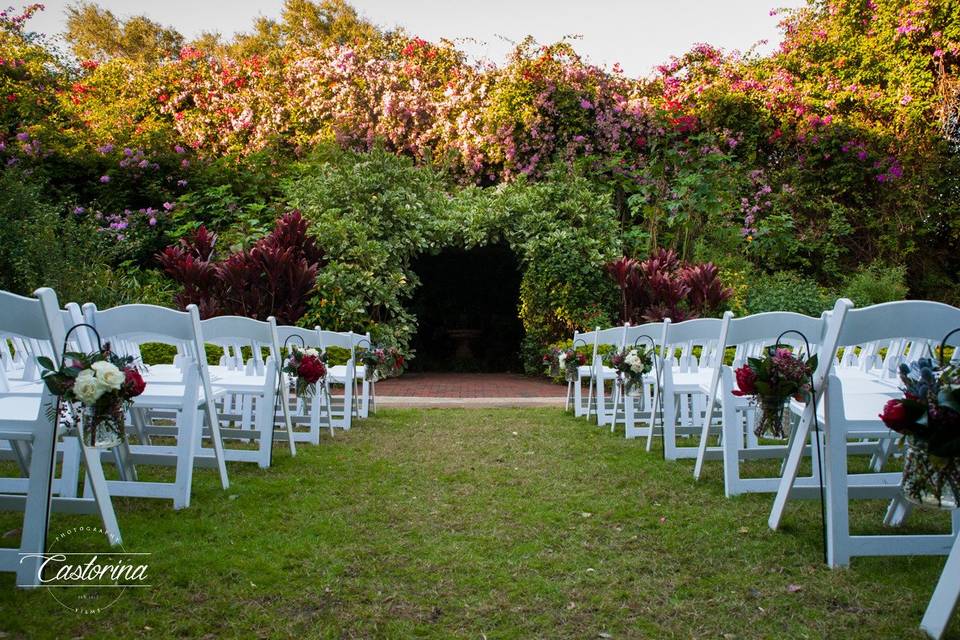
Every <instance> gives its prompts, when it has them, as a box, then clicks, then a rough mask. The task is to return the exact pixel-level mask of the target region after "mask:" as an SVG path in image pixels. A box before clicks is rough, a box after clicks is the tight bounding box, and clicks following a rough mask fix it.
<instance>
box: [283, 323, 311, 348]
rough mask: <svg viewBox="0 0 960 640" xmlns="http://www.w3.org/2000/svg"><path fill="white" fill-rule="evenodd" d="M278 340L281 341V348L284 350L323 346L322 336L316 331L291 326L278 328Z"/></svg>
mask: <svg viewBox="0 0 960 640" xmlns="http://www.w3.org/2000/svg"><path fill="white" fill-rule="evenodd" d="M277 340H279V341H280V347H281V348H284V349H286V348H288V347H301V348H305V349H306V348H316V347H319V346H321V345H320V334H319V333H318V332H317V330H316V329H304V328H303V327H292V326H289V325H282V326H278V327H277ZM301 340H302V342H301Z"/></svg>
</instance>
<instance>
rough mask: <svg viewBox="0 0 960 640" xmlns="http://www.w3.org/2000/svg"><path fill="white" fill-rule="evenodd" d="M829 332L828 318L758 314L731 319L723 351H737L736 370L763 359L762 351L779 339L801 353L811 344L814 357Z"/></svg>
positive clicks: (788, 314) (785, 313)
mask: <svg viewBox="0 0 960 640" xmlns="http://www.w3.org/2000/svg"><path fill="white" fill-rule="evenodd" d="M826 328H827V321H826V314H824V315H822V316H820V317H819V318H812V317H810V316H805V315H803V314H800V313H792V312H788V311H773V312H769V313H758V314H755V315H752V316H746V317H743V318H731V320H730V323H729V325H728V326H727V329H726V331H725V332H724V333H725V335H724V338H723V343H722V344H723V348H724V349H726V348H727V347H737V352H736V355H735V356H734V366H738V365H740V364H743V363H744V362H745V361H746V359H747V358H748V357H759V356H760V355H762V353H763V349H764V348H766V347H767V346H770V345H772V344H774V343H775V342H776V341H777V339H778V338H779V341H780V344H785V345H789V346H792V347H794V348H795V349H799V350H800V352H804V351H805V350H806V343H807V342H809V343H810V350H811V353H818V352H819V349H820V345H821V344H822V343H823V338H824V334H825V333H826ZM801 334H802V335H801ZM804 338H806V340H804ZM804 355H809V354H804Z"/></svg>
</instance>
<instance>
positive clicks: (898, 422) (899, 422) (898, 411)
mask: <svg viewBox="0 0 960 640" xmlns="http://www.w3.org/2000/svg"><path fill="white" fill-rule="evenodd" d="M911 413H912V412H911V411H910V410H909V408H908V407H907V405H906V403H905V402H904V401H903V399H895V400H888V401H887V404H885V405H884V406H883V412H882V413H881V414H880V419H881V420H883V424H885V425H887V426H888V427H890V428H891V429H893V430H894V431H896V432H897V433H904V432H905V431H906V430H909V428H910V427H911V426H912V425H913V423H914V420H915V416H911Z"/></svg>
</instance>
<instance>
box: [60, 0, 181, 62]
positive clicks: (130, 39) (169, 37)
mask: <svg viewBox="0 0 960 640" xmlns="http://www.w3.org/2000/svg"><path fill="white" fill-rule="evenodd" d="M66 12H67V32H66V36H65V37H66V40H67V42H68V43H70V47H71V48H72V49H73V53H74V54H75V55H76V56H77V57H78V58H80V59H81V60H97V61H101V62H102V61H105V60H109V59H110V58H117V57H124V58H129V59H131V60H136V61H138V62H140V63H146V64H156V63H158V62H160V61H161V60H164V59H165V58H171V57H173V56H174V55H176V53H177V52H178V51H180V47H181V46H183V36H182V35H180V34H179V33H178V32H177V31H176V30H175V29H171V28H169V27H164V26H162V25H159V24H157V23H156V22H154V21H152V20H150V19H149V18H147V17H146V16H134V17H132V18H129V19H126V20H121V19H118V18H117V17H116V16H115V15H114V14H113V13H112V12H111V11H107V10H106V9H101V8H100V7H98V6H97V5H95V4H91V3H89V2H80V3H79V4H76V5H73V6H70V7H67V10H66Z"/></svg>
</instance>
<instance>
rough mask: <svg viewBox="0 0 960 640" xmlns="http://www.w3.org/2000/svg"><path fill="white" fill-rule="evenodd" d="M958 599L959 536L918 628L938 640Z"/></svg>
mask: <svg viewBox="0 0 960 640" xmlns="http://www.w3.org/2000/svg"><path fill="white" fill-rule="evenodd" d="M958 601H960V537H958V538H957V541H956V542H954V544H953V550H952V551H950V555H949V556H947V563H946V564H945V565H944V566H943V572H942V573H941V574H940V580H939V581H938V582H937V586H936V588H935V589H934V590H933V596H932V597H931V598H930V604H928V605H927V610H926V612H924V614H923V619H922V620H921V621H920V628H921V629H922V630H923V631H925V632H926V633H927V635H928V636H930V637H931V638H934V640H940V638H942V637H943V633H944V632H945V631H946V630H947V625H948V624H949V623H950V618H951V616H952V615H953V612H954V610H956V608H957V602H958Z"/></svg>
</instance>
